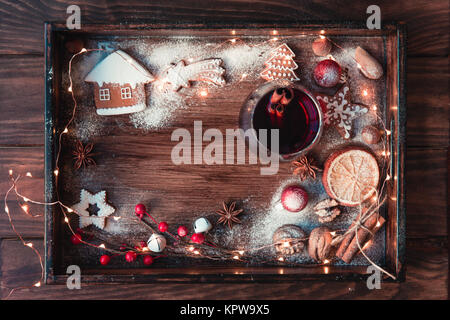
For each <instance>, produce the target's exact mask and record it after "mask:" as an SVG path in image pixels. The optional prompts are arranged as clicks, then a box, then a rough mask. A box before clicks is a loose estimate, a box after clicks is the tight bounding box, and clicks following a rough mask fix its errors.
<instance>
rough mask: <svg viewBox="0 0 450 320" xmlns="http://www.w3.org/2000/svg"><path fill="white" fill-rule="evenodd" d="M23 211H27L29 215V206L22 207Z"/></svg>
mask: <svg viewBox="0 0 450 320" xmlns="http://www.w3.org/2000/svg"><path fill="white" fill-rule="evenodd" d="M22 210H23V211H25V212H26V213H28V206H27V205H26V204H24V205H23V206H22Z"/></svg>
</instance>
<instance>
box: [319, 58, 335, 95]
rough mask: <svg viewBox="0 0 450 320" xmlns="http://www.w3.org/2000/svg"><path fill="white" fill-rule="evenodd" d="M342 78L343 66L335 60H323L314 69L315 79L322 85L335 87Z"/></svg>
mask: <svg viewBox="0 0 450 320" xmlns="http://www.w3.org/2000/svg"><path fill="white" fill-rule="evenodd" d="M340 78H341V66H340V65H339V64H338V63H337V62H336V61H334V60H331V59H327V60H322V61H320V62H319V63H318V64H317V66H316V68H315V69H314V80H315V81H316V83H317V84H318V85H319V86H321V87H325V88H331V87H334V86H335V85H337V84H338V82H339V80H340Z"/></svg>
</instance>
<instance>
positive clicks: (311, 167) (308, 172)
mask: <svg viewBox="0 0 450 320" xmlns="http://www.w3.org/2000/svg"><path fill="white" fill-rule="evenodd" d="M292 165H293V166H294V171H293V174H295V175H298V176H299V177H300V180H301V181H303V180H305V179H307V178H308V177H311V178H312V179H313V180H314V179H316V171H322V169H320V168H319V167H317V166H316V164H315V161H314V159H313V158H312V157H307V156H302V157H300V158H298V159H297V160H295V161H292Z"/></svg>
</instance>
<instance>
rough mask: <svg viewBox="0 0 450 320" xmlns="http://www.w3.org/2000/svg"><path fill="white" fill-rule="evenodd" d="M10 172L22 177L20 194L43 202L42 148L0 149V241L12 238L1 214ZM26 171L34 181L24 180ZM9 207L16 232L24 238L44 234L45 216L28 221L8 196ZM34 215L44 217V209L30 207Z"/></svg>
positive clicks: (5, 219) (8, 185) (3, 215)
mask: <svg viewBox="0 0 450 320" xmlns="http://www.w3.org/2000/svg"><path fill="white" fill-rule="evenodd" d="M10 169H12V170H13V172H14V175H16V174H21V175H22V177H23V178H22V179H21V180H20V181H21V182H20V185H19V192H21V193H23V194H24V195H25V196H27V197H29V198H33V199H35V200H37V201H43V200H44V148H42V147H39V148H0V195H1V200H2V204H1V213H0V238H6V237H15V233H14V232H13V230H12V229H11V227H10V224H9V221H8V217H7V216H6V214H5V212H4V211H3V197H4V195H5V193H6V191H7V190H8V189H9V187H10V186H11V184H10V179H9V177H8V171H9V170H10ZM27 172H30V173H31V174H32V175H33V178H29V177H24V175H26V173H27ZM8 206H9V208H10V212H11V216H12V219H13V221H14V224H15V226H16V228H17V230H18V231H19V232H20V233H22V234H23V235H24V236H27V237H33V236H39V237H42V236H43V235H44V217H43V216H42V217H39V218H30V217H28V216H26V215H25V213H24V212H23V211H22V209H20V207H19V206H18V204H17V201H16V198H15V197H14V195H13V194H12V195H10V197H9V201H8ZM30 208H31V211H30V212H32V213H33V214H43V213H44V208H43V207H42V206H38V205H32V206H31V205H30Z"/></svg>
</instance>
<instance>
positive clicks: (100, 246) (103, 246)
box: [98, 243, 106, 249]
mask: <svg viewBox="0 0 450 320" xmlns="http://www.w3.org/2000/svg"><path fill="white" fill-rule="evenodd" d="M98 247H99V248H102V249H105V248H106V247H105V245H104V244H103V243H102V244H101V245H99V246H98Z"/></svg>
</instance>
